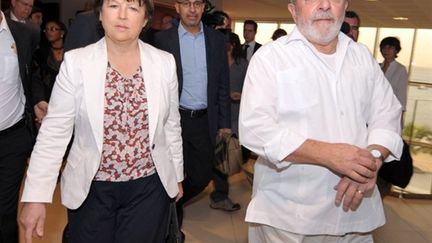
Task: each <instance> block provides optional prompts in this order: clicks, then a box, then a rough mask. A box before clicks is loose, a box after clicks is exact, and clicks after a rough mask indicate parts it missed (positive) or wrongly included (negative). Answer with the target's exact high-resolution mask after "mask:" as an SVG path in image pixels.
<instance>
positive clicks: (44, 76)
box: [32, 20, 66, 126]
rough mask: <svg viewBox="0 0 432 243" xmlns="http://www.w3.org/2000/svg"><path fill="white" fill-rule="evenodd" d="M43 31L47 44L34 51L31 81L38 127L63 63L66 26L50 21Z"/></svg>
mask: <svg viewBox="0 0 432 243" xmlns="http://www.w3.org/2000/svg"><path fill="white" fill-rule="evenodd" d="M43 31H44V33H45V37H46V39H47V41H48V42H47V44H46V45H45V46H41V47H39V49H38V50H36V53H35V56H34V60H35V71H34V73H33V80H32V95H33V102H34V104H35V106H34V111H35V114H36V123H38V125H39V126H40V123H41V122H42V119H43V118H44V117H45V116H46V113H47V110H48V102H49V98H50V96H51V91H52V89H53V87H54V82H55V79H56V77H57V74H58V72H59V70H60V65H61V63H62V62H63V55H64V50H63V40H64V38H65V35H66V26H65V25H64V24H63V23H62V22H60V21H57V20H50V21H48V22H47V23H46V24H45V28H44V29H43Z"/></svg>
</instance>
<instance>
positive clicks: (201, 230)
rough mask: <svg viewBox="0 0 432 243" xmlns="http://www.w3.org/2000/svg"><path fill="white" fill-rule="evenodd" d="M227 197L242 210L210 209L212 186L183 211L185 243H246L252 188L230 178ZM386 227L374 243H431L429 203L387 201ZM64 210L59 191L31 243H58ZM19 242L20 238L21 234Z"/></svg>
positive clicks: (431, 209) (237, 177)
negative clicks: (41, 233)
mask: <svg viewBox="0 0 432 243" xmlns="http://www.w3.org/2000/svg"><path fill="white" fill-rule="evenodd" d="M229 182H230V184H231V187H230V190H231V191H230V197H231V198H232V199H233V201H235V202H239V203H240V204H241V206H242V208H241V209H240V210H239V211H237V212H232V213H228V212H224V211H220V210H214V209H210V207H209V197H208V196H209V193H210V192H211V190H212V189H213V186H212V185H209V187H207V188H206V190H205V191H204V192H203V193H202V194H201V195H200V196H199V197H197V198H196V199H195V200H194V201H193V202H191V203H190V204H189V205H188V206H187V207H186V208H185V220H184V232H185V234H186V242H187V243H246V242H247V226H248V225H247V223H245V222H244V216H245V213H246V208H247V204H248V203H249V200H250V196H251V186H250V184H249V182H248V181H247V180H246V179H245V176H244V175H243V174H238V175H235V176H233V177H230V179H229ZM384 206H385V207H384V208H385V213H386V218H387V223H386V225H384V226H383V227H381V228H380V229H377V230H376V231H375V232H374V239H375V243H432V201H431V200H414V199H399V198H395V197H391V196H389V197H386V198H385V200H384ZM66 218H67V217H66V210H65V208H64V207H63V206H62V205H61V204H60V196H59V192H58V188H57V189H56V191H55V195H54V202H53V204H52V205H49V206H48V208H47V221H46V227H45V237H44V238H43V239H42V240H34V241H33V242H34V243H60V242H61V234H62V231H63V227H64V225H65V224H66ZM21 242H24V241H23V236H22V233H21Z"/></svg>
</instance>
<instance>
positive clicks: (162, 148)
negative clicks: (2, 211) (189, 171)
mask: <svg viewBox="0 0 432 243" xmlns="http://www.w3.org/2000/svg"><path fill="white" fill-rule="evenodd" d="M139 48H140V57H141V66H142V70H143V71H142V75H143V77H144V82H145V88H146V91H147V92H146V93H147V100H148V119H149V130H150V131H149V136H150V146H151V155H152V158H153V161H154V163H155V166H156V170H157V173H158V174H159V177H160V179H161V181H162V184H163V186H164V188H165V190H166V191H167V193H168V195H169V196H170V197H175V196H176V195H177V193H178V186H177V183H178V182H181V181H183V151H182V139H181V128H180V116H179V111H178V106H179V105H178V101H179V99H178V88H177V85H178V82H177V74H176V65H175V61H174V58H173V56H172V55H171V54H169V53H167V52H164V51H161V50H159V49H156V48H154V47H152V46H150V45H148V44H145V43H143V42H141V41H139ZM107 65H108V58H107V47H106V43H105V39H104V38H102V39H101V40H100V41H98V42H97V43H95V44H92V45H89V46H87V47H85V48H80V49H76V50H73V51H70V52H67V53H66V54H65V58H64V61H63V64H62V66H61V68H60V72H59V74H58V76H57V80H56V82H55V85H54V88H53V92H52V96H51V99H50V102H49V107H48V114H47V116H46V117H45V118H44V120H43V123H42V126H41V128H40V130H39V134H38V137H37V141H36V145H35V147H34V149H33V152H32V155H31V158H30V164H29V168H28V170H27V178H26V181H25V187H24V192H23V195H22V198H21V201H23V202H52V196H53V192H54V189H55V186H56V182H57V176H58V172H59V169H60V166H61V164H62V157H63V155H64V153H65V150H66V147H67V145H68V143H69V140H70V138H71V136H72V132H73V131H74V141H73V144H72V147H71V150H70V153H69V156H68V158H67V164H66V166H65V168H64V171H63V173H62V178H61V197H62V203H63V204H64V205H65V206H66V207H67V208H69V209H76V208H78V207H79V206H80V205H81V204H82V203H83V201H84V200H85V198H86V197H87V194H88V192H89V189H90V185H91V183H92V180H93V177H94V176H95V174H96V172H97V170H98V169H99V164H100V161H101V157H102V145H103V125H104V100H105V81H106V71H107Z"/></svg>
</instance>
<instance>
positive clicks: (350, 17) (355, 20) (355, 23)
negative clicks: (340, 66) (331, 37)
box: [344, 11, 360, 41]
mask: <svg viewBox="0 0 432 243" xmlns="http://www.w3.org/2000/svg"><path fill="white" fill-rule="evenodd" d="M344 22H346V23H347V24H348V25H349V27H350V28H349V32H348V33H347V35H348V36H349V37H350V38H351V39H353V40H354V41H357V40H358V37H359V34H360V17H359V16H358V14H357V13H356V12H354V11H346V12H345V19H344Z"/></svg>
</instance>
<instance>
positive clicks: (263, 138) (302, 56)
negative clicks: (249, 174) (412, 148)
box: [239, 0, 402, 243]
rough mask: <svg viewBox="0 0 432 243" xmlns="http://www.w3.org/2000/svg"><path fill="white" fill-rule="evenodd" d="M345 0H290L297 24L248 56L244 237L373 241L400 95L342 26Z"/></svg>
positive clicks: (395, 139) (395, 149)
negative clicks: (249, 183) (379, 184)
mask: <svg viewBox="0 0 432 243" xmlns="http://www.w3.org/2000/svg"><path fill="white" fill-rule="evenodd" d="M347 6H348V0H297V1H295V0H291V1H290V3H289V4H288V9H289V11H290V12H291V14H292V16H293V19H294V20H295V22H296V28H295V29H294V30H293V32H292V33H291V34H290V35H289V36H284V37H281V38H279V39H278V40H276V41H274V42H271V43H269V44H267V45H265V46H264V47H262V48H261V49H260V51H258V52H257V53H256V54H255V57H254V58H253V59H252V60H251V62H250V64H249V69H248V72H247V74H246V79H245V83H244V87H243V93H242V98H241V108H240V122H239V129H240V141H242V143H243V145H244V146H246V147H247V148H248V149H250V150H251V151H253V152H255V153H256V154H258V155H259V157H258V160H257V162H256V164H255V176H254V183H253V194H252V200H251V202H250V204H249V206H248V209H247V214H246V221H247V222H249V223H250V225H249V242H251V243H254V242H260V243H262V242H272V243H273V242H284V243H287V242H288V243H289V242H326V243H328V242H373V239H372V234H371V232H372V231H373V230H374V229H376V228H377V227H380V226H382V225H383V224H384V223H385V217H384V212H383V206H382V201H381V198H380V195H379V192H378V190H377V188H376V185H375V181H376V178H377V172H378V170H379V168H380V167H381V165H382V163H383V162H386V161H390V160H393V159H398V158H399V157H400V155H401V151H402V139H401V137H400V135H399V130H400V123H399V121H400V116H401V105H400V103H399V102H398V100H397V99H396V97H395V96H394V95H393V92H392V89H391V87H390V85H389V84H388V82H387V80H385V77H384V75H383V73H382V71H381V69H380V67H379V65H378V64H377V63H376V61H375V60H374V58H373V57H372V55H371V54H370V52H369V51H368V49H367V48H366V46H364V45H361V44H358V43H356V42H354V41H353V40H352V39H350V38H349V37H347V36H346V35H344V34H341V33H340V32H339V30H340V27H341V24H342V21H343V19H344V14H345V10H346V8H347Z"/></svg>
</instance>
